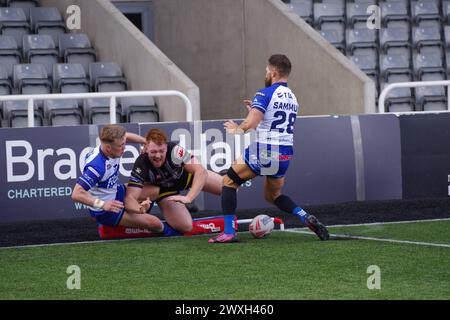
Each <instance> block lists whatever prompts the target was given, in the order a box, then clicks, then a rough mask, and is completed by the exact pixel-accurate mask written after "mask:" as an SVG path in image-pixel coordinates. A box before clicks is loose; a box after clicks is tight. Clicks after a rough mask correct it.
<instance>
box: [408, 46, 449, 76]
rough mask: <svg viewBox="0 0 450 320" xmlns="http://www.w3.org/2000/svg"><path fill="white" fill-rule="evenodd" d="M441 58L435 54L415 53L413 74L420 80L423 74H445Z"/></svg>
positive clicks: (438, 54)
mask: <svg viewBox="0 0 450 320" xmlns="http://www.w3.org/2000/svg"><path fill="white" fill-rule="evenodd" d="M443 66H444V64H443V61H442V56H441V54H440V53H436V52H426V53H424V52H423V53H416V54H415V55H414V73H415V75H416V77H418V78H421V77H422V74H423V73H424V72H428V73H431V72H437V73H445V71H444V67H443Z"/></svg>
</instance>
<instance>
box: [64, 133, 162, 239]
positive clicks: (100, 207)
mask: <svg viewBox="0 0 450 320" xmlns="http://www.w3.org/2000/svg"><path fill="white" fill-rule="evenodd" d="M100 142H101V144H100V145H99V146H98V147H96V148H93V149H92V151H91V152H90V153H89V154H88V155H87V159H86V164H85V167H84V170H83V174H82V175H81V176H80V177H79V178H78V180H77V183H76V185H75V187H74V188H73V192H72V200H73V201H76V202H80V203H82V204H85V205H87V206H88V207H89V213H90V215H91V216H92V217H93V218H95V219H96V221H97V223H98V224H99V225H106V226H123V227H137V228H147V229H149V230H151V231H154V232H163V229H164V226H163V224H162V222H161V221H160V220H159V219H158V218H157V217H155V216H153V215H149V214H144V213H146V212H147V211H148V209H149V208H150V206H151V201H150V200H149V199H150V198H155V197H156V196H157V194H158V193H157V192H158V190H157V189H155V190H152V189H147V190H145V192H146V194H145V195H144V198H145V197H148V199H147V200H144V201H142V202H140V204H139V212H138V213H136V212H135V213H129V212H127V211H125V209H124V199H125V185H123V184H119V165H120V158H121V157H122V155H123V153H124V151H125V144H126V143H139V144H145V139H144V138H143V137H141V136H139V135H136V134H134V133H130V132H126V130H125V128H123V127H122V126H119V125H107V126H105V127H103V128H102V129H101V132H100ZM153 191H154V192H155V194H154V195H153Z"/></svg>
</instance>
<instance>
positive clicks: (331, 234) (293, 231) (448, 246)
mask: <svg viewBox="0 0 450 320" xmlns="http://www.w3.org/2000/svg"><path fill="white" fill-rule="evenodd" d="M285 231H287V232H292V233H301V234H307V235H314V236H315V234H314V233H313V232H310V231H303V230H298V229H286V230H285ZM330 237H333V238H342V239H356V240H369V241H379V242H388V243H401V244H414V245H418V246H427V247H440V248H450V244H445V243H431V242H421V241H409V240H395V239H384V238H373V237H364V236H352V235H348V234H333V233H330Z"/></svg>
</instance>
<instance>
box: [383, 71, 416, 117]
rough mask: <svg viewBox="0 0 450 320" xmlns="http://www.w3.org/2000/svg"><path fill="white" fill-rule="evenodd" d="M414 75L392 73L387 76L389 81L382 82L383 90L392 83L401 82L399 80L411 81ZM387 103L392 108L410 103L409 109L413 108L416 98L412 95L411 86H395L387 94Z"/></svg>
mask: <svg viewBox="0 0 450 320" xmlns="http://www.w3.org/2000/svg"><path fill="white" fill-rule="evenodd" d="M411 81H412V76H411V74H391V75H389V76H388V77H387V82H383V83H381V84H380V86H381V88H382V90H383V89H384V88H385V87H386V86H387V85H388V84H391V83H399V82H411ZM386 105H388V106H389V107H390V108H391V110H392V109H396V110H398V109H399V108H402V107H404V106H405V105H409V107H407V110H406V111H409V109H413V107H414V99H413V95H412V91H411V89H410V88H395V89H392V90H391V91H390V92H389V93H388V95H387V96H386Z"/></svg>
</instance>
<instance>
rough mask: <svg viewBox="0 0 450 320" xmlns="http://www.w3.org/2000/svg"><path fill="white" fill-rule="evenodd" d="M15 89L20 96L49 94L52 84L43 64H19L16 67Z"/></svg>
mask: <svg viewBox="0 0 450 320" xmlns="http://www.w3.org/2000/svg"><path fill="white" fill-rule="evenodd" d="M14 87H15V88H17V90H18V92H19V93H20V94H48V93H51V92H52V84H51V82H50V80H49V79H48V77H47V71H46V70H45V67H44V66H43V65H41V64H17V65H15V66H14Z"/></svg>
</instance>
